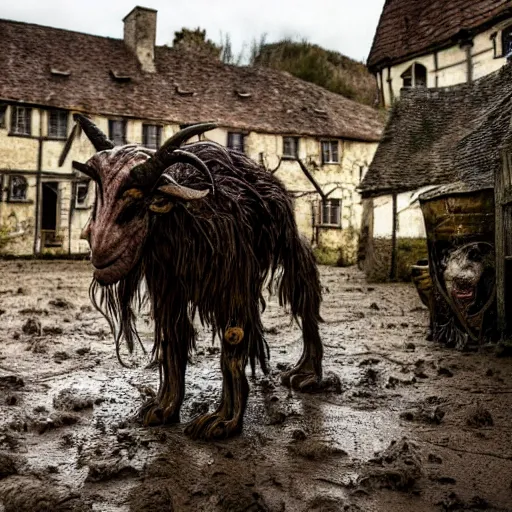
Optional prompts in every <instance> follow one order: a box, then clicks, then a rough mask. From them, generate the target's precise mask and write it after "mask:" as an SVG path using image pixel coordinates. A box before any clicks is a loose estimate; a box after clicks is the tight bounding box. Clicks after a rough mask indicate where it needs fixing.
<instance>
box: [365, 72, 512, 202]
mask: <svg viewBox="0 0 512 512" xmlns="http://www.w3.org/2000/svg"><path fill="white" fill-rule="evenodd" d="M511 119H512V64H509V65H506V66H504V67H503V68H502V69H501V70H500V71H497V72H495V73H492V74H490V75H488V76H486V77H484V78H481V79H480V80H477V81H475V82H473V84H469V85H468V84H464V85H456V86H453V87H447V88H444V89H424V88H422V89H412V90H410V91H403V92H402V97H401V99H400V101H398V102H397V103H396V104H395V106H394V107H393V109H392V111H391V115H390V118H389V121H388V124H387V126H386V128H385V130H384V134H383V136H382V140H381V143H380V144H379V147H378V149H377V152H376V154H375V157H374V159H373V161H372V163H371V165H370V169H369V170H368V172H367V174H366V176H365V178H364V180H363V182H362V184H361V190H362V192H363V194H364V195H365V196H371V195H382V194H386V193H390V192H403V191H407V190H416V189H418V188H421V187H424V186H428V185H444V184H449V183H453V182H457V181H462V182H464V183H466V184H469V185H471V186H472V187H473V186H476V187H482V188H485V187H487V186H492V183H493V179H494V172H495V171H496V170H497V169H499V167H500V165H501V162H500V146H501V145H502V144H503V143H504V142H505V141H506V140H508V139H509V138H510V137H511Z"/></svg>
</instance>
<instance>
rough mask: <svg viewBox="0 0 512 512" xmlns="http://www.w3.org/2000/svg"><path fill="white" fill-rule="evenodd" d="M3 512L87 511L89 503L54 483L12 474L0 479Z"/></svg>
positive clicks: (89, 509)
mask: <svg viewBox="0 0 512 512" xmlns="http://www.w3.org/2000/svg"><path fill="white" fill-rule="evenodd" d="M0 503H1V504H2V505H3V510H4V512H89V511H91V510H92V507H91V505H88V504H86V503H84V502H83V501H82V500H81V499H80V497H79V496H78V495H76V494H70V493H69V491H68V490H67V489H63V488H58V487H57V486H56V485H55V484H54V483H52V482H50V481H45V480H38V479H36V478H33V477H22V476H12V477H10V478H6V479H4V480H2V481H0Z"/></svg>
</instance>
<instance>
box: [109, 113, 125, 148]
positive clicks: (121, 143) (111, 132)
mask: <svg viewBox="0 0 512 512" xmlns="http://www.w3.org/2000/svg"><path fill="white" fill-rule="evenodd" d="M115 123H120V125H121V126H122V127H123V135H122V139H117V137H115V136H114V126H115ZM108 138H109V139H110V140H111V141H112V142H113V143H114V145H115V146H124V145H125V144H126V119H109V120H108Z"/></svg>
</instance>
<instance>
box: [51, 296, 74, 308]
mask: <svg viewBox="0 0 512 512" xmlns="http://www.w3.org/2000/svg"><path fill="white" fill-rule="evenodd" d="M48 304H50V306H53V307H54V308H58V309H73V308H74V307H75V306H74V305H73V303H72V302H70V301H69V300H67V299H63V298H62V297H57V298H56V299H53V300H50V301H49V302H48Z"/></svg>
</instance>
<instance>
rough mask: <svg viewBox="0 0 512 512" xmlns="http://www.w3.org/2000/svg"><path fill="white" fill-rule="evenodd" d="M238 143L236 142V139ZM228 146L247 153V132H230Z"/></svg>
mask: <svg viewBox="0 0 512 512" xmlns="http://www.w3.org/2000/svg"><path fill="white" fill-rule="evenodd" d="M237 138H238V139H239V140H238V143H236V142H234V140H236V139H237ZM227 147H228V148H229V149H233V150H234V151H238V152H240V153H244V154H245V133H243V132H228V140H227Z"/></svg>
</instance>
